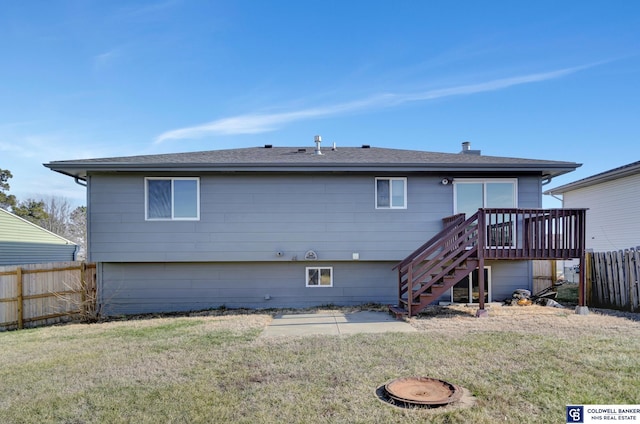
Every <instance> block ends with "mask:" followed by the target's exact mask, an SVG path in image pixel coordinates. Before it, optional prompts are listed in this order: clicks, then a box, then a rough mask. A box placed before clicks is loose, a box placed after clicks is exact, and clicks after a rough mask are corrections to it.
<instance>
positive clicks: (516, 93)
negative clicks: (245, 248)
mask: <svg viewBox="0 0 640 424" xmlns="http://www.w3.org/2000/svg"><path fill="white" fill-rule="evenodd" d="M1 7H2V12H1V13H0V51H1V52H2V56H3V60H2V64H3V65H2V66H0V168H3V169H9V170H11V171H12V173H13V175H14V178H13V179H12V180H11V181H10V184H11V193H13V194H15V195H16V196H17V197H18V198H19V199H22V200H25V199H26V198H28V197H39V196H42V195H55V196H64V197H66V198H68V199H69V200H70V201H71V202H72V203H74V204H84V203H85V200H84V197H85V193H84V188H82V187H80V186H78V185H76V184H75V183H74V182H73V179H71V178H68V177H64V176H62V175H59V174H56V173H54V172H52V171H49V170H48V169H46V168H44V167H43V166H42V163H46V162H50V161H53V160H66V159H80V158H94V157H107V156H129V155H139V154H150V153H169V152H182V151H198V150H210V149H226V148H237V147H252V146H261V145H264V144H273V145H275V146H303V145H306V146H313V137H314V135H316V134H320V135H322V136H323V140H324V141H325V144H327V145H328V144H331V143H333V142H335V143H336V144H337V145H338V146H341V145H342V146H359V145H361V144H371V145H372V146H376V147H391V148H402V149H417V150H427V151H437V152H450V153H457V152H458V151H460V146H461V145H460V143H461V142H462V141H470V142H471V147H472V149H480V150H482V153H483V154H487V155H493V156H508V157H523V158H532V159H550V160H563V161H574V162H578V163H582V164H583V166H582V167H581V168H578V170H577V171H576V172H573V173H570V174H568V175H566V176H563V177H559V178H557V179H555V180H553V181H552V182H551V184H550V185H549V186H547V188H551V187H555V186H558V185H560V184H564V183H567V182H571V181H574V180H576V179H580V178H584V177H587V176H589V175H593V174H596V173H599V172H602V171H606V170H608V169H611V168H614V167H617V166H621V165H625V164H628V163H631V162H634V161H637V160H640V157H639V156H640V147H638V144H640V100H639V99H640V2H637V1H632V0H628V1H622V0H620V1H613V2H611V1H585V0H582V1H535V2H517V1H491V2H478V1H468V2H465V1H458V2H455V1H421V0H414V1H408V0H394V1H380V0H367V1H365V0H349V1H345V0H337V1H336V0H322V1H315V0H298V1H284V0H270V1H260V0H251V1H248V0H237V1H236V0H234V1H215V0H210V1H205V0H202V1H190V0H166V1H165V0H159V1H116V0H110V1H85V0H82V1H80V0H78V1H56V0H50V1H49V0H47V1H44V0H43V1H28V2H20V1H5V2H2V6H1ZM545 198H546V199H545V201H544V202H545V203H544V205H545V207H559V206H560V204H559V202H556V201H553V200H552V199H548V198H547V196H545Z"/></svg>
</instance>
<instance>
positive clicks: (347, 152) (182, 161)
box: [44, 147, 580, 178]
mask: <svg viewBox="0 0 640 424" xmlns="http://www.w3.org/2000/svg"><path fill="white" fill-rule="evenodd" d="M44 166H46V167H48V168H50V169H52V170H54V171H58V172H61V173H63V174H67V175H71V176H74V177H78V178H85V177H86V175H87V173H88V172H91V171H101V172H109V171H130V172H136V171H139V172H151V171H157V172H162V171H181V172H185V171H191V172H216V171H218V172H219V171H261V172H266V171H268V172H279V171H287V172H294V171H298V172H305V171H306V172H309V171H316V172H322V171H328V172H337V171H346V172H348V171H364V170H367V171H384V170H395V171H399V170H404V171H407V172H409V171H441V170H449V171H453V170H457V171H496V172H500V171H502V172H540V173H541V175H543V176H551V177H553V176H558V175H561V174H564V173H567V172H570V171H573V170H574V169H576V168H577V167H579V166H580V164H577V163H574V162H561V161H548V160H537V159H520V158H508V157H498V156H482V155H479V154H474V151H471V152H467V153H436V152H424V151H418V150H401V149H386V148H376V147H339V148H337V149H336V150H332V149H331V148H323V149H322V155H318V154H316V153H315V148H314V147H251V148H242V149H228V150H209V151H203V152H188V153H169V154H159V155H143V156H126V157H113V158H98V159H83V160H65V161H54V162H50V163H47V164H44Z"/></svg>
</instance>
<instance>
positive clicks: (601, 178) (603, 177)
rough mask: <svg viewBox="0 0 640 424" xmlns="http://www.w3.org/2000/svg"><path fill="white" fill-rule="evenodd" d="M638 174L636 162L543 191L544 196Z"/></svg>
mask: <svg viewBox="0 0 640 424" xmlns="http://www.w3.org/2000/svg"><path fill="white" fill-rule="evenodd" d="M639 173H640V161H637V162H633V163H630V164H628V165H623V166H620V167H618V168H614V169H611V170H609V171H605V172H601V173H599V174H596V175H592V176H590V177H587V178H583V179H581V180H578V181H574V182H572V183H569V184H565V185H561V186H559V187H556V188H552V189H550V190H547V191H545V192H544V194H563V193H566V192H567V191H571V190H577V189H580V188H585V187H590V186H593V185H596V184H601V183H604V182H607V181H612V180H617V179H619V178H624V177H628V176H630V175H637V174H639Z"/></svg>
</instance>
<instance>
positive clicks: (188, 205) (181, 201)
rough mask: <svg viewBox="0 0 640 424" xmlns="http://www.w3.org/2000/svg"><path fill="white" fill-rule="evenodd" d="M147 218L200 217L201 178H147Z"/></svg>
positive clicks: (194, 218)
mask: <svg viewBox="0 0 640 424" xmlns="http://www.w3.org/2000/svg"><path fill="white" fill-rule="evenodd" d="M145 198H146V201H145V208H146V211H145V212H146V219H147V220H198V219H200V179H199V178H163V177H158V178H155V177H154V178H145Z"/></svg>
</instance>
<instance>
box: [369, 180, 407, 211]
mask: <svg viewBox="0 0 640 424" xmlns="http://www.w3.org/2000/svg"><path fill="white" fill-rule="evenodd" d="M381 180H384V181H389V206H379V205H378V181H381ZM392 181H402V182H403V187H404V192H403V193H402V196H403V200H404V204H403V205H402V206H393V184H392V183H391V182H392ZM374 185H375V205H376V209H407V203H408V202H407V185H408V184H407V177H376V178H375V182H374Z"/></svg>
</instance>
